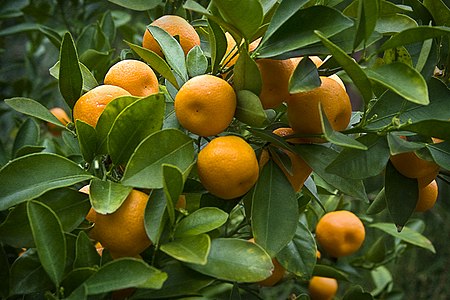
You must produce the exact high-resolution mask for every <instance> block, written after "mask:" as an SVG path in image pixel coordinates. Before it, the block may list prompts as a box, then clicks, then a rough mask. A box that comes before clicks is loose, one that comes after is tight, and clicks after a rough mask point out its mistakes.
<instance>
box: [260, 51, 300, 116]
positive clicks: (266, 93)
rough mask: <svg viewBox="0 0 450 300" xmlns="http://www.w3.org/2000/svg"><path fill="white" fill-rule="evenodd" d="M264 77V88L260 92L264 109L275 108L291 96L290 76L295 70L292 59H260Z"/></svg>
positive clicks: (262, 77)
mask: <svg viewBox="0 0 450 300" xmlns="http://www.w3.org/2000/svg"><path fill="white" fill-rule="evenodd" d="M256 65H257V66H258V68H259V71H260V73H261V79H262V88H261V92H260V94H259V98H260V100H261V104H262V106H263V108H264V109H268V108H275V107H277V106H279V105H280V104H281V103H282V102H283V101H286V100H287V99H288V97H289V78H290V77H291V75H292V72H293V71H294V68H295V66H294V63H293V62H292V60H291V59H285V60H275V59H258V60H256Z"/></svg>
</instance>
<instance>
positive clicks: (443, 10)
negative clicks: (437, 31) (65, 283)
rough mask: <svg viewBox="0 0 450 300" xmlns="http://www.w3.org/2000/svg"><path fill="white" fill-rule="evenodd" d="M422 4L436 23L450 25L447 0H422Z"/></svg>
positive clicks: (449, 11)
mask: <svg viewBox="0 0 450 300" xmlns="http://www.w3.org/2000/svg"><path fill="white" fill-rule="evenodd" d="M423 5H424V6H425V7H426V8H427V9H428V10H429V11H430V13H431V15H432V16H433V19H434V22H435V23H436V25H442V26H449V25H450V9H449V5H450V4H449V2H448V1H445V2H444V1H442V0H424V1H423Z"/></svg>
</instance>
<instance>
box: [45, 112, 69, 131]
mask: <svg viewBox="0 0 450 300" xmlns="http://www.w3.org/2000/svg"><path fill="white" fill-rule="evenodd" d="M50 112H51V113H52V115H54V116H55V117H56V118H57V119H58V120H59V121H60V122H61V123H62V124H63V125H67V124H69V123H70V122H71V120H70V118H69V116H68V115H67V113H66V111H65V110H64V109H62V108H61V107H53V108H50ZM47 128H48V131H50V133H51V134H53V135H54V136H59V135H61V130H62V129H61V128H60V127H58V126H56V125H55V124H53V123H49V122H47Z"/></svg>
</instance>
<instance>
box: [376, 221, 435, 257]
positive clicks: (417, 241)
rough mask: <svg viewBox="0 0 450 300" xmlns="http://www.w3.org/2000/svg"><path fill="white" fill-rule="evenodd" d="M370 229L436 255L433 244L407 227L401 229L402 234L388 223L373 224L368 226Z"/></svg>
mask: <svg viewBox="0 0 450 300" xmlns="http://www.w3.org/2000/svg"><path fill="white" fill-rule="evenodd" d="M369 226H370V227H373V228H377V229H380V230H382V231H384V232H386V233H387V234H389V235H392V236H393V237H395V238H398V239H400V240H402V241H404V242H406V243H409V244H412V245H414V246H417V247H421V248H424V249H427V250H430V251H431V252H433V253H436V250H435V249H434V246H433V244H432V243H431V242H430V241H429V240H428V239H427V238H426V237H424V236H423V235H422V234H420V233H419V232H417V231H414V230H412V229H411V228H409V227H408V226H405V227H403V230H402V232H398V231H397V229H396V228H395V226H394V225H393V224H390V223H374V224H370V225H369Z"/></svg>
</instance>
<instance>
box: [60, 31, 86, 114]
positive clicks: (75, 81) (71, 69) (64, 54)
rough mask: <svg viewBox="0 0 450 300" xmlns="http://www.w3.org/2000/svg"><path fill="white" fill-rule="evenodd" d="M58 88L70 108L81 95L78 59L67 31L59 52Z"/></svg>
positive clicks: (81, 85) (81, 81)
mask: <svg viewBox="0 0 450 300" xmlns="http://www.w3.org/2000/svg"><path fill="white" fill-rule="evenodd" d="M59 62H60V67H59V90H60V92H61V95H62V96H63V98H64V100H66V102H67V104H68V105H69V107H70V108H73V106H74V104H75V102H76V101H77V100H78V98H80V96H81V90H82V88H83V76H82V75H81V69H80V65H79V61H78V54H77V49H76V48H75V43H74V41H73V39H72V36H71V34H70V33H69V32H66V33H65V34H64V37H63V40H62V43H61V49H60V54H59Z"/></svg>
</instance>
